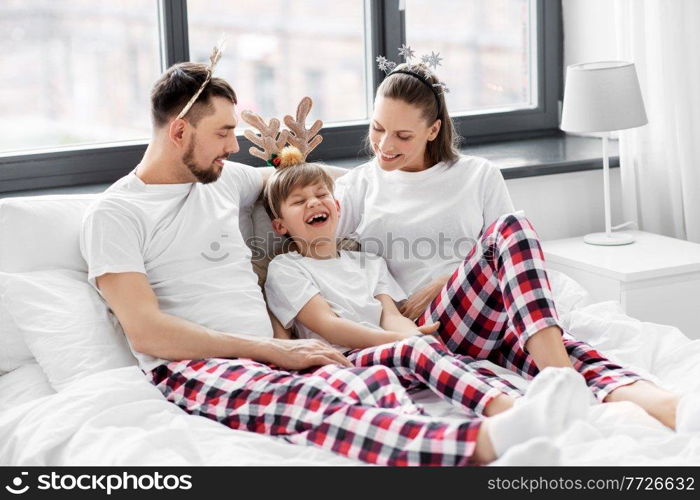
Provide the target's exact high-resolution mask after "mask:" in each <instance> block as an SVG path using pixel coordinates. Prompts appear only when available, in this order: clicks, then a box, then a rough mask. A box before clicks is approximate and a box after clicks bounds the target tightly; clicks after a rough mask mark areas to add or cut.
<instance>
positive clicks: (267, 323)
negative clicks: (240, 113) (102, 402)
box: [80, 63, 495, 465]
mask: <svg viewBox="0 0 700 500" xmlns="http://www.w3.org/2000/svg"><path fill="white" fill-rule="evenodd" d="M208 71H209V70H208V68H207V67H206V66H205V65H201V64H194V63H181V64H177V65H175V66H173V67H171V68H169V69H168V70H167V71H166V72H165V73H164V74H163V75H162V76H161V77H160V78H159V80H158V81H157V82H156V84H155V85H154V87H153V90H152V94H151V108H152V109H151V111H152V120H153V136H152V139H151V141H150V143H149V145H148V148H147V150H146V153H145V154H144V156H143V159H142V160H141V162H140V163H139V164H138V165H137V166H136V168H135V169H134V170H133V171H132V172H130V173H129V174H128V175H126V176H125V177H123V178H121V179H119V180H118V181H117V182H115V183H114V184H113V185H112V186H110V188H109V189H107V191H105V193H103V194H102V195H101V197H100V198H99V199H98V200H97V201H96V202H95V203H94V204H93V206H91V208H90V209H89V210H88V212H87V213H86V215H85V218H84V221H83V230H82V234H81V241H80V246H81V252H82V253H83V256H84V257H85V260H86V261H87V263H88V267H89V272H88V279H89V280H90V282H91V283H92V284H93V285H94V286H95V287H96V288H97V290H98V291H99V293H100V294H101V295H102V297H103V298H104V299H105V300H106V302H107V303H108V305H109V306H110V308H111V310H112V311H113V312H114V314H115V315H116V316H117V318H118V319H119V322H120V323H121V325H122V327H123V329H124V332H125V334H126V336H127V338H128V341H129V345H130V347H131V349H132V351H133V353H134V355H135V356H136V358H137V359H138V361H139V365H140V367H141V369H142V370H143V371H144V373H145V374H146V375H147V377H149V379H150V380H151V381H152V382H153V383H154V384H155V385H156V386H157V387H158V388H159V389H160V390H161V392H163V394H164V395H165V397H166V398H168V399H169V400H170V401H172V402H174V403H176V404H178V405H179V406H181V407H182V408H183V409H185V410H186V411H188V412H190V413H193V414H199V415H203V416H206V417H208V418H212V419H215V420H218V421H220V422H222V423H224V424H226V425H228V426H230V427H232V428H237V429H244V430H250V431H255V432H261V433H266V434H271V435H279V436H283V437H284V438H285V439H286V440H287V441H289V442H292V443H297V444H306V445H314V446H320V447H322V448H326V449H329V450H332V451H334V452H337V453H341V454H343V455H346V456H348V457H352V458H356V459H360V460H364V461H367V462H371V463H377V464H388V465H402V464H409V465H414V464H415V465H422V464H431V465H438V464H448V465H452V464H464V463H467V462H468V461H469V459H470V458H471V459H473V460H474V461H477V462H486V461H490V460H492V459H493V458H495V455H494V451H493V447H492V445H491V442H490V440H489V438H488V436H487V434H486V433H485V432H479V426H480V424H481V423H482V422H481V420H478V419H471V420H470V419H465V420H464V421H461V420H455V419H450V420H439V419H433V418H431V417H427V416H423V415H422V414H421V413H422V412H421V410H420V409H419V408H418V407H416V406H415V405H414V404H413V402H412V401H411V400H410V398H409V397H408V395H407V393H406V392H405V391H404V389H403V388H402V387H401V385H400V384H399V383H398V380H397V378H396V377H395V375H394V374H393V372H391V371H390V370H389V369H388V368H385V367H382V366H376V367H371V368H350V367H349V366H350V363H349V362H348V361H347V360H346V359H345V358H344V357H343V356H342V354H340V353H339V352H337V351H336V350H335V349H333V348H331V347H330V346H328V345H327V344H324V343H321V342H318V341H315V340H289V339H284V338H276V337H281V336H282V332H283V329H282V328H281V325H279V323H277V322H276V321H272V320H271V319H270V317H269V315H268V312H267V309H266V306H265V301H264V299H263V296H262V292H261V290H260V288H259V287H258V284H257V277H256V275H255V274H254V272H253V270H252V266H251V263H250V257H251V253H250V250H249V249H248V247H247V246H246V245H245V242H244V241H243V238H242V236H241V232H240V229H239V227H238V220H239V219H238V216H239V211H240V210H241V209H242V208H245V207H247V206H249V205H251V204H252V203H253V202H254V201H255V200H256V199H257V198H258V196H259V194H260V192H261V190H262V188H263V185H264V182H265V180H266V178H267V177H268V176H269V175H270V173H271V171H272V168H268V169H263V168H252V167H249V166H246V165H241V164H233V163H229V162H226V158H227V157H228V156H229V155H230V154H231V153H235V152H236V151H238V149H239V147H238V142H237V139H236V135H235V128H236V126H237V119H236V112H235V105H236V103H237V100H236V95H235V93H234V91H233V89H232V88H231V87H230V85H229V84H228V83H226V82H225V81H224V80H222V79H220V78H215V77H214V78H211V80H209V81H207V78H208V77H209V76H210V73H209V72H208ZM199 90H202V91H201V94H198V91H199ZM193 96H194V97H193ZM192 99H195V101H194V105H192V106H191V107H189V101H191V100H192ZM180 115H183V116H180ZM273 325H274V327H273ZM273 328H274V329H276V330H277V333H278V334H279V335H277V336H275V335H273Z"/></svg>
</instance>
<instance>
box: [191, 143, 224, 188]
mask: <svg viewBox="0 0 700 500" xmlns="http://www.w3.org/2000/svg"><path fill="white" fill-rule="evenodd" d="M196 145H197V142H196V140H195V138H194V136H193V137H192V140H191V141H190V145H189V147H188V148H187V151H185V154H184V156H183V157H182V162H183V163H184V164H185V165H186V166H187V168H188V169H190V172H192V175H194V176H195V177H196V178H197V181H199V182H201V183H202V184H209V183H210V182H214V181H215V180H217V179H218V178H219V176H221V172H222V171H223V168H219V169H218V170H217V169H216V168H215V166H214V164H213V162H212V164H211V165H210V166H209V168H201V167H200V166H198V165H197V164H196V163H195V161H194V149H195V146H196Z"/></svg>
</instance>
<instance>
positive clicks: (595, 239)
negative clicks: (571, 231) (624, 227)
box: [583, 233, 634, 246]
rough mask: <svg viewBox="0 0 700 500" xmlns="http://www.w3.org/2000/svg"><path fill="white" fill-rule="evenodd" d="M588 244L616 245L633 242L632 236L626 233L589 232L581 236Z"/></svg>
mask: <svg viewBox="0 0 700 500" xmlns="http://www.w3.org/2000/svg"><path fill="white" fill-rule="evenodd" d="M583 241H584V242H586V243H588V244H589V245H604V246H618V245H629V244H630V243H634V236H632V235H631V234H628V233H610V234H608V233H591V234H587V235H586V236H584V237H583Z"/></svg>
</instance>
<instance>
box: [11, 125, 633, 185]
mask: <svg viewBox="0 0 700 500" xmlns="http://www.w3.org/2000/svg"><path fill="white" fill-rule="evenodd" d="M609 150H610V153H609V154H610V167H612V168H614V167H618V166H619V165H620V161H619V157H618V142H617V141H614V140H613V141H610V142H609ZM462 152H463V153H464V154H468V155H474V156H483V157H484V158H488V159H489V160H491V161H492V162H493V163H495V164H496V165H498V166H499V167H500V168H501V171H502V172H503V177H504V178H506V179H518V178H522V177H536V176H541V175H552V174H565V173H570V172H580V171H584V170H598V169H602V168H603V163H602V156H601V152H602V145H601V141H600V139H597V138H594V137H578V136H570V135H555V136H547V137H536V138H532V139H519V140H509V141H499V142H490V143H487V144H475V145H468V146H466V147H464V148H462ZM363 161H365V160H362V159H359V160H358V159H356V158H355V159H347V160H333V161H332V162H329V163H331V164H333V165H337V166H339V167H344V168H353V167H356V166H357V165H360V164H361V163H362V162H363ZM109 185H110V183H104V184H87V185H83V186H66V187H60V188H48V189H33V190H26V191H12V192H8V193H0V198H9V197H11V196H38V195H45V194H77V193H101V192H102V191H104V190H105V189H106V188H107V187H108V186H109Z"/></svg>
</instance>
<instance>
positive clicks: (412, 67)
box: [377, 44, 450, 116]
mask: <svg viewBox="0 0 700 500" xmlns="http://www.w3.org/2000/svg"><path fill="white" fill-rule="evenodd" d="M399 56H401V57H403V58H404V60H405V61H406V68H405V69H398V70H397V69H396V66H397V63H395V62H394V61H389V60H388V59H387V58H386V57H384V56H379V57H377V67H378V68H379V69H380V70H382V71H383V72H384V73H386V75H387V76H389V75H392V74H395V73H402V74H404V75H410V76H413V77H414V78H417V79H418V80H420V81H421V82H422V83H423V84H424V85H425V86H426V87H428V88H429V89H430V90H431V91H432V93H433V94H434V95H435V101H436V102H437V110H438V111H437V115H438V116H440V113H441V106H440V93H443V94H446V93H448V92H449V91H450V89H449V88H447V85H445V83H444V82H440V81H438V82H437V83H431V82H430V79H431V77H432V75H431V74H430V73H429V72H427V71H424V70H423V69H422V68H421V67H420V66H418V65H417V64H415V63H413V62H412V60H413V59H414V58H415V51H414V50H413V49H412V48H411V47H409V46H408V45H406V44H403V45H401V47H400V48H399ZM440 61H442V57H440V53H439V52H438V53H435V52H432V51H431V53H430V55H427V54H425V55H422V56H421V58H420V62H422V63H423V64H425V65H426V66H428V67H429V68H432V69H433V70H435V69H437V67H438V66H440V65H441V63H440Z"/></svg>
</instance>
